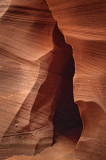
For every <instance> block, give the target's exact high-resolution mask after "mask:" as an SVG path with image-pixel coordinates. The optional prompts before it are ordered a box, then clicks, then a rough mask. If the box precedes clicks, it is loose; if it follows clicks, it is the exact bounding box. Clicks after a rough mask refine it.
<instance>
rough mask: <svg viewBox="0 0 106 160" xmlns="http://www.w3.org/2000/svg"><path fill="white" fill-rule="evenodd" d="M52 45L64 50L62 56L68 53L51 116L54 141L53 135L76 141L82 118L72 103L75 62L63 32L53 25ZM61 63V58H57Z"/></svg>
mask: <svg viewBox="0 0 106 160" xmlns="http://www.w3.org/2000/svg"><path fill="white" fill-rule="evenodd" d="M53 42H54V46H58V47H59V48H61V49H62V50H64V51H65V52H64V56H65V57H64V56H63V55H61V58H63V59H64V58H66V57H67V54H68V55H70V56H69V57H68V58H66V63H64V67H63V70H62V81H61V87H60V88H61V89H60V90H61V91H60V97H59V99H58V102H57V104H56V110H55V114H54V118H53V124H54V142H55V137H57V136H59V135H64V136H68V137H70V138H72V139H73V140H74V141H76V142H77V141H78V139H79V138H80V135H81V132H82V120H81V118H80V114H79V109H78V107H77V105H76V104H75V103H74V95H73V76H74V73H75V62H74V59H73V51H72V47H71V46H70V45H69V44H66V42H65V40H64V36H63V34H62V33H61V32H60V30H59V28H58V26H57V25H56V26H55V29H54V32H53ZM58 63H61V60H60V61H59V60H58ZM76 132H77V133H76Z"/></svg>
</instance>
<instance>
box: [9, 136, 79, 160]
mask: <svg viewBox="0 0 106 160" xmlns="http://www.w3.org/2000/svg"><path fill="white" fill-rule="evenodd" d="M75 145H76V144H75V143H74V142H73V141H72V140H70V139H69V138H66V137H63V136H60V137H58V138H57V139H56V143H55V144H54V145H53V146H52V147H48V148H47V149H45V150H44V151H42V152H40V153H39V154H37V155H36V156H24V155H22V156H13V157H10V158H8V159H6V160H79V159H76V158H74V157H75Z"/></svg>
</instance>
